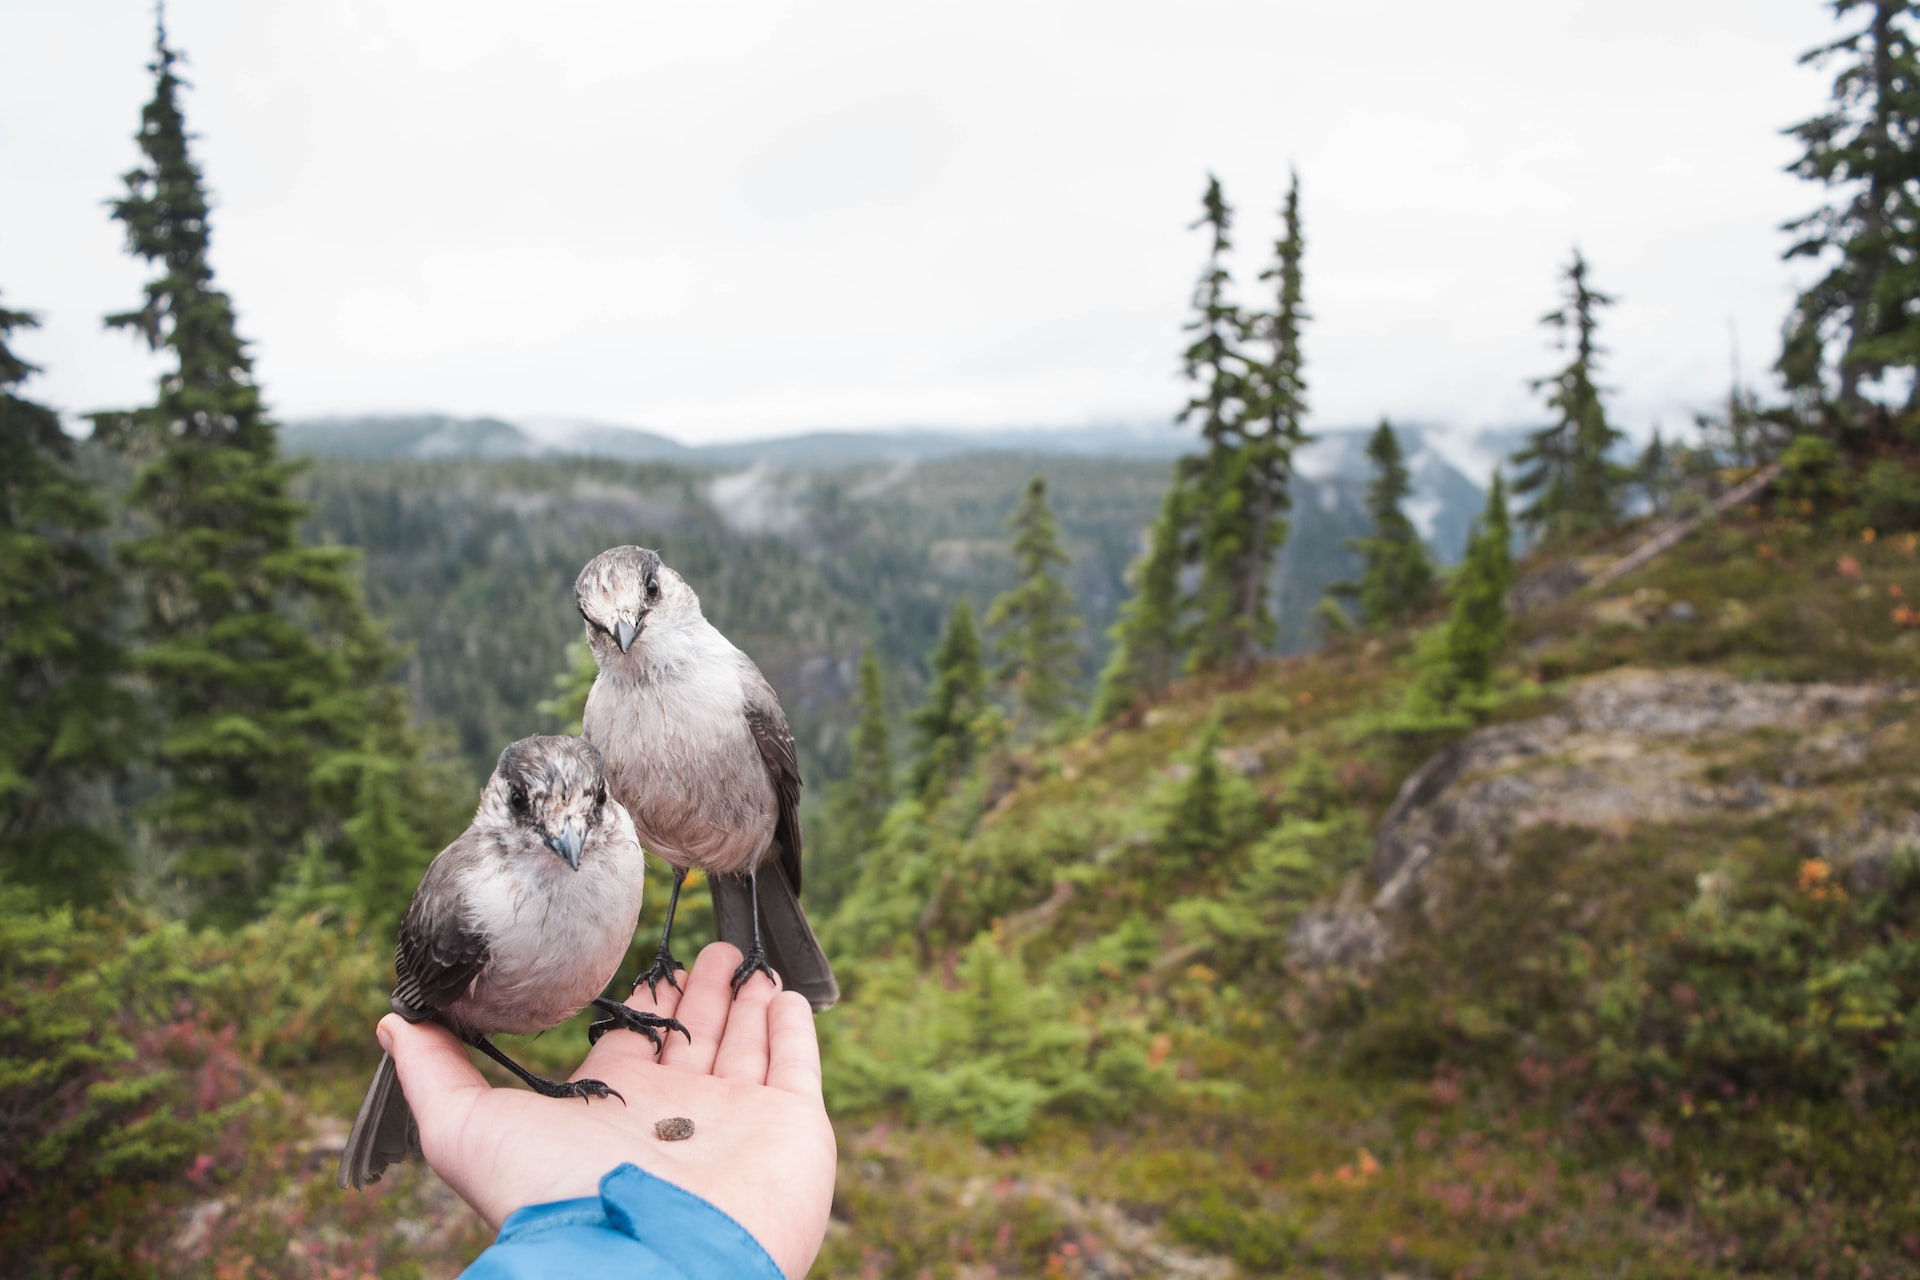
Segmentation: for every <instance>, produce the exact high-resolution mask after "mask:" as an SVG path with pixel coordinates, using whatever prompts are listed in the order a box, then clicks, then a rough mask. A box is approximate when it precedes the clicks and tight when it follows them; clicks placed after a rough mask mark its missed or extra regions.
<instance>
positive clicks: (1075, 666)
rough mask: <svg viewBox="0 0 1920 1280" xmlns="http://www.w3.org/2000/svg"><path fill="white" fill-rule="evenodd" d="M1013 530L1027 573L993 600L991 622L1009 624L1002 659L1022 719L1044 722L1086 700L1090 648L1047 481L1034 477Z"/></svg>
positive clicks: (1001, 642) (1002, 676) (1034, 724)
mask: <svg viewBox="0 0 1920 1280" xmlns="http://www.w3.org/2000/svg"><path fill="white" fill-rule="evenodd" d="M1007 528H1008V529H1010V530H1012V532H1013V535H1014V537H1013V558H1014V562H1015V564H1017V565H1018V566H1019V574H1020V580H1019V582H1018V584H1016V585H1015V586H1014V587H1013V588H1011V589H1010V590H1008V591H1004V592H1002V593H1001V594H1000V595H999V596H997V597H996V598H995V599H994V601H993V603H992V604H991V605H989V606H987V617H986V625H987V627H988V628H989V629H996V628H998V629H1001V634H1000V636H999V638H998V640H997V641H996V645H997V647H998V648H999V650H1000V652H1001V654H1002V658H1001V661H1000V665H999V668H998V669H997V671H996V673H995V674H996V676H997V677H998V679H999V680H1000V681H1001V682H1002V683H1004V684H1008V685H1011V686H1012V688H1013V691H1014V698H1015V701H1016V703H1017V705H1018V707H1019V710H1020V715H1021V718H1022V719H1023V720H1024V721H1025V723H1026V724H1027V726H1028V727H1030V728H1034V729H1040V728H1044V727H1046V726H1048V725H1051V724H1053V723H1054V722H1056V721H1057V720H1059V719H1060V718H1061V717H1062V716H1063V715H1065V714H1066V713H1067V712H1068V711H1070V710H1072V708H1073V705H1074V703H1075V702H1077V701H1078V699H1079V683H1080V672H1081V664H1082V662H1083V661H1084V659H1085V656H1086V647H1085V646H1084V645H1083V644H1082V643H1081V642H1080V629H1081V627H1082V625H1083V624H1082V623H1081V621H1080V619H1079V618H1078V617H1076V616H1074V613H1073V593H1072V592H1071V591H1069V590H1068V589H1067V585H1066V583H1064V582H1062V581H1060V579H1059V578H1058V577H1057V576H1056V575H1055V574H1054V566H1056V565H1064V564H1068V563H1070V561H1069V560H1068V558H1067V554H1066V552H1064V551H1062V550H1061V549H1060V528H1059V525H1058V524H1056V523H1055V522H1054V518H1053V512H1052V510H1051V509H1050V508H1049V507H1048V506H1047V482H1046V480H1045V479H1044V478H1042V477H1040V476H1034V477H1033V478H1032V479H1031V480H1029V481H1027V491H1026V493H1025V495H1023V496H1022V498H1021V500H1020V505H1019V507H1018V508H1016V509H1015V511H1014V513H1013V515H1012V516H1011V517H1010V518H1009V519H1008V521H1007Z"/></svg>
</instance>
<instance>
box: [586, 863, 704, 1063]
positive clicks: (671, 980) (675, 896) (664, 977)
mask: <svg viewBox="0 0 1920 1280" xmlns="http://www.w3.org/2000/svg"><path fill="white" fill-rule="evenodd" d="M686 882H687V869H686V868H685V867H675V868H674V869H673V892H672V893H670V894H668V895H667V922H666V924H664V925H662V926H661V928H660V949H659V950H658V951H656V952H654V953H653V968H651V969H649V970H647V971H646V972H645V973H643V974H640V975H639V976H638V977H636V978H635V979H634V980H633V989H634V990H635V991H638V990H639V989H640V984H641V983H643V982H644V983H646V984H647V993H648V994H649V995H651V996H653V997H654V998H655V999H658V998H659V996H660V984H661V983H663V982H664V983H666V984H667V985H668V986H670V987H672V988H673V989H674V990H675V991H679V990H680V983H679V980H678V979H676V978H675V977H674V976H673V971H674V970H675V969H684V968H686V967H687V966H685V965H683V964H681V963H680V962H679V961H678V960H675V959H674V958H673V952H672V951H670V950H668V948H667V942H668V940H669V939H671V938H672V937H673V913H674V911H675V909H676V908H678V907H679V905H680V886H681V885H683V884H685V883H686ZM683 1029H684V1028H683ZM588 1034H589V1035H591V1034H592V1032H591V1030H589V1032H588Z"/></svg>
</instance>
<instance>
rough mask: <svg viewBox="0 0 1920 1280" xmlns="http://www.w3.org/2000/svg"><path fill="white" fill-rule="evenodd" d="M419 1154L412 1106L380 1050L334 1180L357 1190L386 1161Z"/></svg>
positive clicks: (373, 1179) (384, 1166)
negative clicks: (378, 1059) (377, 1063)
mask: <svg viewBox="0 0 1920 1280" xmlns="http://www.w3.org/2000/svg"><path fill="white" fill-rule="evenodd" d="M419 1154H420V1130H419V1128H418V1127H417V1126H416V1125H415V1124H414V1122H413V1109H412V1108H411V1107H409V1106H407V1095H406V1094H404V1093H402V1092H401V1091H400V1076H399V1074H398V1073H397V1072H396V1071H395V1070H394V1066H393V1057H392V1055H390V1054H385V1053H383V1054H381V1055H380V1065H379V1066H378V1067H377V1068H375V1070H374V1073H373V1083H372V1084H370V1085H368V1086H367V1096H366V1097H365V1098H363V1099H362V1100H361V1102H360V1114H359V1115H357V1116H355V1117H354V1118H353V1129H352V1131H351V1132H349V1133H348V1134H347V1145H346V1148H345V1149H344V1150H342V1151H341V1153H340V1173H339V1176H338V1177H337V1178H336V1179H335V1180H336V1181H337V1182H338V1184H339V1185H340V1187H341V1188H343V1189H344V1188H347V1187H352V1188H353V1189H354V1190H355V1191H359V1190H361V1189H363V1188H365V1187H366V1185H367V1184H368V1183H370V1182H378V1181H379V1180H380V1175H381V1174H383V1173H385V1172H386V1170H387V1166H388V1165H390V1164H398V1163H399V1162H400V1161H402V1160H405V1159H406V1158H407V1157H409V1156H417V1155H419Z"/></svg>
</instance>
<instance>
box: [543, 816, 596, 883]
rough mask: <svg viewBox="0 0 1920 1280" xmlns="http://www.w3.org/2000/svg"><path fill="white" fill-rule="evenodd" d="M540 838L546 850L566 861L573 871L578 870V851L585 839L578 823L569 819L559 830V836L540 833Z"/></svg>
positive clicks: (583, 844) (585, 841)
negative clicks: (543, 841) (545, 843)
mask: <svg viewBox="0 0 1920 1280" xmlns="http://www.w3.org/2000/svg"><path fill="white" fill-rule="evenodd" d="M540 838H541V839H542V840H545V841H546V842H547V848H549V849H551V850H553V851H554V852H555V853H557V854H559V855H560V856H561V857H562V858H564V859H566V863H567V865H568V866H569V867H571V868H572V869H573V870H575V871H578V870H579V869H580V850H581V849H582V848H583V847H584V846H585V845H586V843H587V837H586V833H585V832H583V831H581V830H580V824H579V823H577V822H575V821H574V820H573V819H571V818H569V819H567V822H566V825H565V826H563V827H561V828H560V834H559V835H557V836H556V835H554V834H552V833H551V832H547V831H542V832H541V833H540Z"/></svg>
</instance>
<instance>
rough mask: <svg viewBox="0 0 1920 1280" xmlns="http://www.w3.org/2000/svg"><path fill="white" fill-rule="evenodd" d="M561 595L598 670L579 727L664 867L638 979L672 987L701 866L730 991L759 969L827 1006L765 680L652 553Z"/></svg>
mask: <svg viewBox="0 0 1920 1280" xmlns="http://www.w3.org/2000/svg"><path fill="white" fill-rule="evenodd" d="M573 591H574V599H575V601H576V602H577V603H578V604H579V606H580V616H581V617H583V618H585V619H586V622H587V643H588V645H589V646H591V647H592V649H593V657H594V661H595V662H597V663H598V664H599V666H600V674H599V675H598V676H597V677H596V678H595V679H594V682H593V690H592V692H591V693H589V694H588V695H587V709H586V714H585V717H584V720H583V727H582V731H583V733H584V734H585V735H586V738H587V741H589V742H591V743H593V744H594V745H595V746H597V747H599V748H600V750H601V752H602V753H603V754H604V755H605V756H606V758H607V783H608V785H609V786H611V787H612V788H613V794H614V796H615V797H616V798H618V799H619V801H620V802H621V803H622V804H624V805H626V806H627V810H628V812H630V813H631V814H632V815H633V825H634V827H635V828H636V829H638V831H639V832H640V842H641V843H642V844H644V845H645V846H646V847H647V848H648V849H650V850H652V851H653V852H654V853H656V854H659V855H660V856H661V857H662V858H665V859H666V860H667V862H668V863H669V864H671V865H672V867H673V894H672V896H671V898H669V900H668V902H667V922H666V925H665V927H664V928H663V929H662V930H661V932H660V949H659V951H658V952H657V953H656V955H655V957H654V962H653V968H652V969H651V970H650V971H648V972H647V973H646V974H644V975H642V976H641V978H640V981H642V982H645V983H646V984H647V985H648V988H649V989H656V988H657V986H658V984H659V983H660V982H662V981H664V982H666V983H668V984H669V985H671V986H674V987H676V988H677V987H678V986H679V983H678V982H677V981H676V980H675V978H674V976H673V972H674V970H675V969H677V968H680V967H681V966H680V965H679V963H678V962H676V961H675V960H674V958H673V952H672V950H671V948H670V946H669V943H670V942H671V940H672V937H673V914H674V911H675V909H676V908H677V907H678V906H679V903H680V889H681V886H682V884H684V883H685V881H686V876H687V871H688V870H689V869H690V868H693V867H699V868H700V869H701V870H702V871H704V872H705V873H706V875H707V880H708V883H709V884H711V885H712V886H713V914H714V923H715V925H716V926H717V928H718V931H719V934H720V937H721V938H722V939H723V940H725V941H727V942H731V943H734V944H735V945H736V946H738V947H739V948H740V950H741V951H742V952H743V953H744V955H745V959H743V960H742V961H741V963H740V967H739V969H738V970H736V971H735V973H734V975H733V986H734V990H735V991H736V992H737V991H738V990H739V989H740V986H741V984H743V983H745V982H746V980H747V979H748V978H750V977H752V976H753V974H754V973H755V972H757V971H761V970H765V971H768V972H770V973H774V974H777V976H778V978H779V981H780V982H781V983H782V985H783V986H784V987H785V988H786V989H787V990H790V991H798V992H800V993H801V994H802V995H804V996H806V997H807V999H808V1000H809V1001H810V1002H811V1003H812V1004H813V1007H814V1008H815V1009H816V1010H819V1009H826V1008H829V1007H831V1006H832V1005H833V1003H834V1001H836V1000H838V999H839V998H840V984H839V983H838V982H837V981H835V979H834V976H833V967H832V966H831V965H830V964H828V963H827V956H826V953H825V952H824V951H822V950H821V949H820V941H819V939H818V938H816V937H814V934H813V929H812V927H811V926H810V925H808V923H807V915H806V912H805V911H803V910H801V907H800V765H799V761H798V760H797V759H796V758H795V756H794V750H793V734H792V732H791V731H789V730H788V728H787V715H786V712H784V711H782V710H781V709H780V699H779V698H778V697H776V696H775V695H774V692H773V688H772V686H770V685H769V684H768V683H767V680H766V677H765V676H763V675H761V674H760V668H758V667H756V666H755V665H754V664H753V660H752V659H750V658H748V657H747V655H746V654H744V653H742V652H740V650H738V649H736V648H734V647H733V645H732V644H731V643H729V642H728V640H727V638H726V637H725V636H723V635H721V634H720V633H719V632H718V631H717V630H715V629H714V627H713V624H711V623H709V622H708V621H707V620H706V618H705V617H704V616H703V615H702V614H701V612H700V598H699V597H698V596H696V595H695V594H694V593H693V588H692V587H690V586H688V585H687V584H686V581H685V580H684V579H682V578H681V577H680V575H679V574H677V573H675V572H674V571H673V570H672V569H669V568H668V567H667V566H666V565H664V564H662V563H661V561H660V556H659V553H657V552H654V551H649V550H647V549H645V548H644V547H614V548H613V549H612V550H609V551H603V552H601V553H600V554H599V555H597V556H595V557H594V558H593V559H592V560H590V561H588V562H587V566H586V568H584V569H582V570H581V571H580V577H579V578H578V579H577V580H576V581H575V582H574V586H573Z"/></svg>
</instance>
